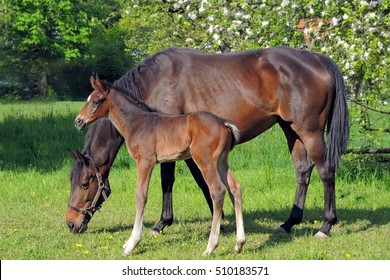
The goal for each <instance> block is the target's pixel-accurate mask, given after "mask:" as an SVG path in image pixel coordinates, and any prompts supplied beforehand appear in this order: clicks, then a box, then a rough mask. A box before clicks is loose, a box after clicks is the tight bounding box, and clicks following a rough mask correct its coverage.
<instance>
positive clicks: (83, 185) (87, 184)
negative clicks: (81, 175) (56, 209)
mask: <svg viewBox="0 0 390 280" xmlns="http://www.w3.org/2000/svg"><path fill="white" fill-rule="evenodd" d="M88 187H89V183H86V184H81V185H80V188H82V189H83V190H86V189H88Z"/></svg>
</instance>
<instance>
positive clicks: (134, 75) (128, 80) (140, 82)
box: [113, 48, 179, 99]
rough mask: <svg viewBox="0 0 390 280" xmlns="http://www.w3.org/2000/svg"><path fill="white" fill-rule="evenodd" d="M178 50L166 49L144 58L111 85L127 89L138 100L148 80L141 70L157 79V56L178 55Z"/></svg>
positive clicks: (158, 70) (158, 68) (158, 69)
mask: <svg viewBox="0 0 390 280" xmlns="http://www.w3.org/2000/svg"><path fill="white" fill-rule="evenodd" d="M178 52H179V49H178V48H168V49H166V50H163V51H161V52H158V53H156V54H154V55H152V56H150V57H147V58H145V59H144V60H142V61H141V63H140V64H138V65H137V66H136V67H134V68H133V69H132V70H130V71H128V72H127V73H125V74H124V75H123V76H122V77H121V78H119V79H118V80H116V81H115V82H114V83H113V84H114V85H115V86H118V87H120V88H123V89H124V88H126V89H129V90H130V91H131V92H132V93H133V94H134V96H135V97H137V98H138V99H140V98H141V89H142V88H147V87H148V85H149V80H148V78H147V77H146V75H145V74H144V72H143V71H141V70H143V69H144V70H146V71H148V72H150V73H151V74H152V76H153V77H155V78H156V77H157V74H158V73H159V72H160V66H159V63H160V62H159V61H158V58H157V57H158V56H160V55H167V56H171V55H172V54H173V53H178Z"/></svg>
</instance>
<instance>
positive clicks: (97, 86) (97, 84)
mask: <svg viewBox="0 0 390 280" xmlns="http://www.w3.org/2000/svg"><path fill="white" fill-rule="evenodd" d="M90 82H91V85H92V87H93V89H94V90H98V91H100V92H101V93H103V94H105V95H106V94H107V93H108V92H107V87H106V86H105V84H104V83H103V82H102V80H100V78H99V77H98V76H97V75H96V78H95V77H94V76H93V75H92V76H91V78H90Z"/></svg>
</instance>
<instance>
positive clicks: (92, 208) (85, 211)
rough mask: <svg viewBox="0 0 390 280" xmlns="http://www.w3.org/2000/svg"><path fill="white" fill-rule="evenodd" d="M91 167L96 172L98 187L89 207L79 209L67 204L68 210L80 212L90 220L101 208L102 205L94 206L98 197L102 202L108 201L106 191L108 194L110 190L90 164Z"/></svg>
mask: <svg viewBox="0 0 390 280" xmlns="http://www.w3.org/2000/svg"><path fill="white" fill-rule="evenodd" d="M87 157H88V158H89V159H90V161H91V163H92V158H91V157H90V156H88V155H87ZM92 165H93V167H94V168H95V170H96V174H95V176H96V178H97V180H98V185H99V187H98V190H97V192H96V194H95V197H94V199H93V201H92V204H91V206H90V207H88V208H79V207H75V206H73V205H70V204H68V207H69V208H70V209H73V210H75V211H78V212H80V213H81V214H83V215H89V216H90V217H91V218H92V216H93V214H94V213H95V212H96V211H97V210H99V209H100V208H101V207H102V203H101V204H100V205H98V206H96V203H97V202H98V200H99V198H100V196H103V199H104V201H106V200H107V199H108V196H107V194H106V191H107V192H110V189H109V188H108V187H107V186H106V185H105V184H104V182H103V176H102V174H101V173H100V172H99V169H98V168H97V167H96V166H95V165H94V164H93V163H92Z"/></svg>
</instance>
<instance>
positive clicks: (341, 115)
mask: <svg viewBox="0 0 390 280" xmlns="http://www.w3.org/2000/svg"><path fill="white" fill-rule="evenodd" d="M321 63H322V65H323V66H324V67H325V69H326V70H327V71H328V72H329V74H330V76H331V77H332V82H333V87H334V95H335V96H334V100H333V106H332V108H331V111H330V112H329V117H328V124H327V134H328V140H327V142H328V143H327V146H328V148H327V152H326V163H327V164H328V165H329V166H330V167H332V168H334V170H337V168H338V163H339V159H340V157H341V155H342V154H344V153H346V151H347V144H348V135H349V121H348V106H347V98H346V92H345V86H344V79H343V76H342V74H341V72H340V69H339V68H338V67H337V65H336V63H335V62H334V61H333V60H332V59H330V58H329V57H327V56H321Z"/></svg>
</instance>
